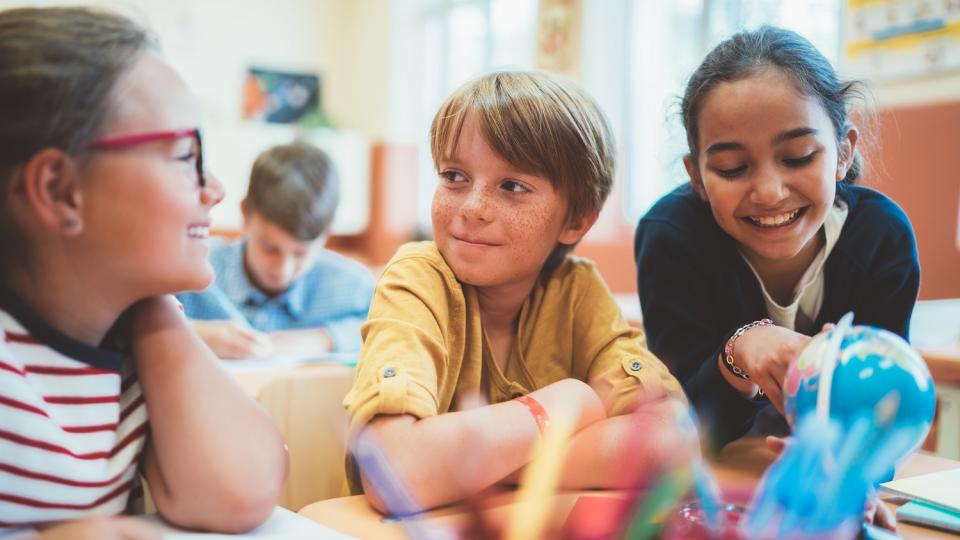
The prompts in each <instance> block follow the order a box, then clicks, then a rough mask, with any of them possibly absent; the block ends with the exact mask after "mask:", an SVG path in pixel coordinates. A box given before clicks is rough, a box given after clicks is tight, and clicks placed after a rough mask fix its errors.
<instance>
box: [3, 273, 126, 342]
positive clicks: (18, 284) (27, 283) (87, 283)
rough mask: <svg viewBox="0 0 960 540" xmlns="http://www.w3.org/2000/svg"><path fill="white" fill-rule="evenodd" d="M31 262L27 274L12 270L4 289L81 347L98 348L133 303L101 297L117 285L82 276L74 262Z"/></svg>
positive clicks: (83, 274)
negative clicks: (81, 344)
mask: <svg viewBox="0 0 960 540" xmlns="http://www.w3.org/2000/svg"><path fill="white" fill-rule="evenodd" d="M33 262H34V263H36V264H31V265H30V266H31V267H30V269H29V271H28V270H26V269H25V268H11V269H10V272H9V274H8V279H7V280H6V283H5V286H6V287H7V288H8V289H9V290H10V292H11V293H13V294H14V295H16V296H17V298H19V300H20V301H21V302H23V303H24V304H25V305H26V306H27V307H28V308H30V310H32V311H33V312H34V313H35V314H36V315H37V316H38V317H39V318H41V319H43V321H44V322H46V323H47V324H49V325H50V326H52V327H53V328H56V329H57V330H59V331H60V332H62V333H63V334H65V335H67V336H69V337H71V338H73V339H76V340H77V341H80V342H82V343H86V344H88V345H92V346H97V345H99V344H100V342H102V341H103V338H104V336H106V334H107V331H109V330H110V328H111V327H112V326H113V324H114V323H115V322H116V320H117V318H119V317H120V315H121V314H122V313H123V312H124V310H126V308H127V307H129V306H130V305H132V304H133V302H134V301H135V300H134V299H130V300H129V301H122V300H120V299H119V298H118V296H119V295H116V294H114V295H113V298H111V297H110V295H106V294H104V291H110V290H111V289H113V288H115V287H116V283H114V284H112V285H111V284H105V283H103V282H102V278H99V279H98V278H97V277H96V276H97V272H95V271H92V272H84V271H83V270H82V269H81V268H79V266H81V265H77V264H75V261H70V260H58V261H54V260H51V259H47V260H38V259H37V258H34V260H33Z"/></svg>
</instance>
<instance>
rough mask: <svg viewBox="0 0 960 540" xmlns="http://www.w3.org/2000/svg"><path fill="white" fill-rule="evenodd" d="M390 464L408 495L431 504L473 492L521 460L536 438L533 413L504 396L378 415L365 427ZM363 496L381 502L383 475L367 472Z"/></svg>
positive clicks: (382, 508)
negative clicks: (420, 412)
mask: <svg viewBox="0 0 960 540" xmlns="http://www.w3.org/2000/svg"><path fill="white" fill-rule="evenodd" d="M368 429H369V430H370V431H371V432H372V434H373V436H374V437H375V441H376V442H375V444H378V445H379V446H380V447H381V450H382V451H383V454H384V456H385V457H386V459H387V461H388V462H389V465H390V469H391V471H392V472H393V474H395V475H396V476H397V479H398V480H399V481H400V484H401V485H402V486H404V487H405V488H406V489H407V491H408V494H409V495H410V496H411V497H412V498H413V500H414V501H415V502H416V503H418V504H419V505H420V506H422V507H423V508H433V507H437V506H441V505H444V504H447V503H450V502H454V501H458V500H462V499H463V498H465V497H467V496H469V495H471V494H474V493H477V492H479V491H481V490H483V489H485V488H487V487H489V486H491V485H493V484H494V483H496V482H498V481H499V480H501V479H503V478H504V477H506V476H507V475H509V474H510V473H512V472H513V471H516V470H517V469H519V468H520V467H522V466H523V465H525V464H526V463H527V462H528V461H529V458H530V455H531V452H532V450H533V447H534V444H535V443H536V441H537V440H538V438H539V436H540V435H539V432H538V428H537V424H536V422H535V421H534V419H533V416H531V415H530V413H529V412H528V411H527V410H526V407H524V406H523V405H522V404H520V403H518V402H515V401H509V402H505V403H499V404H496V405H490V406H486V407H480V408H477V409H472V410H469V411H460V412H454V413H447V414H442V415H439V416H434V417H430V418H425V419H422V420H415V419H414V418H413V417H382V418H378V419H376V420H374V422H372V423H371V425H370V427H369V428H368ZM361 476H362V479H363V485H364V491H365V492H366V493H367V496H368V499H369V500H370V501H371V503H373V504H374V506H376V507H377V509H378V510H380V511H391V510H394V511H395V510H396V509H391V508H386V507H385V505H384V502H383V501H384V500H389V494H387V493H382V492H381V491H380V490H381V488H383V486H382V485H381V484H382V480H381V479H377V478H368V477H367V475H366V474H365V472H364V471H363V464H362V463H361Z"/></svg>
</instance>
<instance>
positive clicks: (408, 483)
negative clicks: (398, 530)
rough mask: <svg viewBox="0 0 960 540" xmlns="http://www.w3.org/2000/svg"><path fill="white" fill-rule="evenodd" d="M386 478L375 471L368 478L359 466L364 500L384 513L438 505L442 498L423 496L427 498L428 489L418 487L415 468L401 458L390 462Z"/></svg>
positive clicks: (413, 511) (405, 513)
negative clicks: (439, 499) (374, 474)
mask: <svg viewBox="0 0 960 540" xmlns="http://www.w3.org/2000/svg"><path fill="white" fill-rule="evenodd" d="M388 475H389V478H385V477H384V475H377V478H375V479H371V478H370V475H369V474H368V472H367V471H364V469H363V467H361V468H360V481H361V483H362V485H363V494H364V497H365V498H366V500H367V502H368V503H369V504H370V506H372V507H373V508H374V509H375V510H376V511H377V512H380V513H381V514H387V515H396V516H408V515H412V514H416V513H418V512H422V511H424V510H427V509H428V508H432V507H433V506H438V505H439V504H442V501H441V502H439V503H438V502H435V501H434V502H431V501H430V500H423V498H424V496H427V497H428V498H429V495H430V493H429V491H428V490H423V489H419V488H418V487H417V486H419V485H421V483H420V482H418V480H417V478H418V477H420V476H421V475H418V474H417V472H416V471H414V470H410V467H406V466H404V464H403V463H402V461H401V460H398V461H397V462H394V463H391V464H390V470H389V473H388Z"/></svg>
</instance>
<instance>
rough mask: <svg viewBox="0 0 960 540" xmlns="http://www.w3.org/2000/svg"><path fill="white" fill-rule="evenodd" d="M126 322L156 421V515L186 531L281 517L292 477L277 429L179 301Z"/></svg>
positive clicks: (156, 303) (141, 309)
mask: <svg viewBox="0 0 960 540" xmlns="http://www.w3.org/2000/svg"><path fill="white" fill-rule="evenodd" d="M127 317H129V321H130V325H131V332H132V336H133V355H134V360H135V363H136V368H137V372H138V376H139V379H140V384H141V386H142V388H143V394H144V397H145V399H146V404H147V410H148V412H149V417H150V439H149V444H148V447H147V451H146V454H145V458H144V461H145V469H146V477H147V481H148V483H149V484H150V489H151V494H152V495H153V498H154V501H155V503H156V505H157V509H158V510H159V511H160V513H161V514H163V515H164V517H166V518H167V519H168V520H170V521H171V522H173V523H175V524H177V525H181V526H184V527H190V528H197V529H205V530H212V531H218V532H243V531H246V530H249V529H251V528H253V527H256V526H257V525H259V524H260V523H262V522H263V521H264V520H266V518H267V517H268V516H269V515H270V513H271V512H272V511H273V508H274V505H275V504H276V501H277V498H278V496H279V492H280V489H281V487H282V485H283V481H284V478H285V476H286V468H287V456H286V450H285V447H284V444H283V441H282V439H281V437H280V434H279V432H278V431H277V428H276V427H275V426H274V424H273V422H272V421H271V420H270V418H269V416H268V415H267V414H266V412H265V411H263V409H261V408H260V407H259V406H258V405H257V404H256V402H255V401H254V400H253V399H252V398H251V397H249V396H248V395H246V394H245V393H244V391H243V390H242V389H241V388H240V387H239V385H237V384H236V383H235V382H234V381H233V380H232V379H231V378H230V375H229V374H228V373H227V372H226V371H224V369H223V368H222V367H221V366H220V363H219V362H218V361H217V359H216V357H215V356H214V355H213V353H212V352H211V351H210V349H209V348H208V347H207V346H206V345H204V343H203V341H202V340H201V339H200V338H199V337H198V336H197V335H196V334H195V333H194V332H193V331H192V329H191V327H190V325H189V323H188V321H187V320H186V318H185V317H184V316H183V314H182V313H180V311H179V309H178V307H177V304H176V302H175V300H173V298H172V297H158V298H152V299H148V300H145V301H143V302H141V303H139V304H137V305H136V306H134V307H133V308H131V311H130V312H129V313H128V314H127Z"/></svg>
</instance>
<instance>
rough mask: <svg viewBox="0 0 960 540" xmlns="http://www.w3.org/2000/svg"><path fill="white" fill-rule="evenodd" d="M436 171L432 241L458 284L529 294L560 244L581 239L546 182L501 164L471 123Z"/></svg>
mask: <svg viewBox="0 0 960 540" xmlns="http://www.w3.org/2000/svg"><path fill="white" fill-rule="evenodd" d="M438 168H439V173H440V183H439V185H438V186H437V190H436V192H435V193H434V196H433V206H432V217H433V233H434V238H435V240H436V242H437V247H438V248H439V249H440V253H441V254H442V255H443V257H444V259H445V260H446V261H447V264H449V265H450V267H451V268H452V269H453V272H454V274H456V276H457V279H458V280H460V281H461V282H463V283H467V284H470V285H474V286H477V287H497V286H510V285H519V284H529V286H531V287H532V286H533V283H534V281H535V280H536V278H537V276H538V275H539V273H540V270H541V269H542V268H543V264H544V262H545V261H546V260H547V257H548V256H549V255H550V252H551V251H553V248H554V247H555V246H556V245H557V243H567V244H569V243H574V242H576V241H577V240H579V238H580V236H582V233H579V232H576V231H574V230H572V229H571V228H569V227H567V220H566V212H567V205H566V201H565V200H564V198H563V196H562V194H560V193H559V192H557V191H556V190H555V189H554V187H553V185H552V184H551V183H550V180H549V179H547V178H545V177H542V176H537V175H533V174H528V173H523V172H520V171H518V170H517V169H516V167H514V166H512V165H511V164H509V163H507V162H506V161H504V160H503V159H502V158H501V157H500V156H499V155H497V153H496V152H494V151H493V149H492V148H490V145H489V144H487V141H486V140H485V139H484V137H483V134H482V133H481V131H480V128H479V126H478V125H477V123H476V122H475V121H474V120H473V119H472V118H468V119H467V120H466V121H465V122H464V125H463V130H462V132H461V135H460V139H459V143H458V145H457V147H456V148H455V149H454V151H453V152H452V155H451V156H450V157H449V159H447V160H441V161H440V162H439V163H438Z"/></svg>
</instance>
